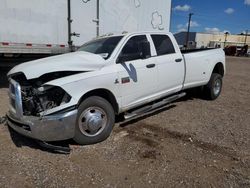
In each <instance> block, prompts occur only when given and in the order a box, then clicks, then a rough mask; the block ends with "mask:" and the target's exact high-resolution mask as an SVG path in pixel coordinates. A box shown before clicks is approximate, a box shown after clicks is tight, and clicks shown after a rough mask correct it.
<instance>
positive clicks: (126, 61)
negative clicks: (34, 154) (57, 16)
mask: <svg viewBox="0 0 250 188" xmlns="http://www.w3.org/2000/svg"><path fill="white" fill-rule="evenodd" d="M224 74H225V55H224V52H223V50H222V49H197V50H184V51H182V52H181V51H180V49H179V47H178V44H177V43H176V41H175V38H174V37H173V35H172V34H171V33H163V32H137V33H126V34H123V35H112V36H104V37H100V38H97V39H94V40H92V41H90V42H87V43H86V44H84V45H83V46H81V47H80V48H79V50H78V51H77V52H73V53H68V54H64V55H58V56H54V57H49V58H44V59H40V60H35V61H31V62H27V63H24V64H20V65H18V66H16V67H14V68H13V69H12V70H11V71H10V72H9V73H8V78H9V82H10V89H9V98H10V110H9V112H8V114H7V117H8V125H9V126H10V127H12V128H13V129H14V130H15V131H17V132H18V133H20V134H22V135H25V136H28V137H31V138H34V139H37V140H40V141H58V140H65V139H71V138H73V139H74V140H75V141H76V142H78V143H79V144H94V143H97V142H100V141H103V140H105V139H106V138H107V137H108V136H109V135H110V133H111V131H112V128H113V126H114V124H115V117H116V116H118V115H119V116H123V117H124V118H125V119H126V118H131V117H135V116H137V115H139V114H142V113H145V112H148V111H150V110H152V109H155V108H158V107H160V106H162V105H165V104H167V103H169V102H172V101H173V100H176V99H178V98H180V97H182V96H184V95H185V92H184V91H185V90H186V89H189V88H195V87H202V88H203V94H204V95H206V97H207V98H208V99H210V100H214V99H216V98H217V97H218V96H219V95H220V93H221V90H222V78H223V76H224Z"/></svg>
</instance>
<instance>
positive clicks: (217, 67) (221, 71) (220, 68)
mask: <svg viewBox="0 0 250 188" xmlns="http://www.w3.org/2000/svg"><path fill="white" fill-rule="evenodd" d="M213 73H218V74H220V75H221V76H224V66H223V64H222V63H217V64H216V65H215V67H214V70H213Z"/></svg>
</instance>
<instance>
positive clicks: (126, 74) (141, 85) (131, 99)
mask: <svg viewBox="0 0 250 188" xmlns="http://www.w3.org/2000/svg"><path fill="white" fill-rule="evenodd" d="M145 41H148V40H147V36H146V35H137V36H132V37H131V38H130V39H129V40H128V41H127V42H126V44H125V45H124V46H123V48H122V50H121V52H120V55H119V57H118V62H117V63H118V64H117V67H118V76H119V80H120V87H119V88H120V93H121V99H122V108H123V109H127V108H130V107H133V106H137V105H140V104H141V103H143V102H145V101H147V100H148V99H150V98H151V97H152V96H153V95H154V93H155V91H156V89H157V65H156V62H155V61H154V60H153V58H151V57H149V58H143V57H142V56H141V55H142V54H143V52H142V48H140V43H142V42H145ZM149 53H150V54H151V52H149ZM150 56H151V55H150ZM124 57H125V58H124Z"/></svg>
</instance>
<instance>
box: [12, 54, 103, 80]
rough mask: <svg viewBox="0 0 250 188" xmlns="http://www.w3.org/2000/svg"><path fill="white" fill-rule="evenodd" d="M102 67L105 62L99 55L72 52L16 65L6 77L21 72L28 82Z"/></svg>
mask: <svg viewBox="0 0 250 188" xmlns="http://www.w3.org/2000/svg"><path fill="white" fill-rule="evenodd" d="M104 65H105V60H104V59H103V58H102V57H101V56H100V55H96V54H92V53H88V52H74V53H68V54H63V55H57V56H53V57H48V58H43V59H39V60H34V61H30V62H27V63H23V64H20V65H17V66H16V67H14V68H13V69H11V70H10V72H9V73H8V76H10V75H12V74H14V73H18V72H22V73H24V74H25V76H26V78H27V79H28V80H29V79H33V78H38V77H40V76H42V75H43V74H46V73H51V72H60V71H94V70H98V69H100V68H102V67H103V66H104Z"/></svg>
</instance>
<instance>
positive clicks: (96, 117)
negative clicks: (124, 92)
mask: <svg viewBox="0 0 250 188" xmlns="http://www.w3.org/2000/svg"><path fill="white" fill-rule="evenodd" d="M114 124H115V113H114V109H113V107H112V106H111V104H110V103H109V102H108V101H107V100H105V99H104V98H101V97H98V96H93V97H89V98H87V99H85V100H84V101H83V102H82V103H81V104H80V106H79V107H78V114H77V119H76V125H75V126H76V127H75V136H74V138H73V139H74V140H75V141H76V142H77V143H78V144H80V145H89V144H95V143H98V142H101V141H103V140H106V139H107V138H108V137H109V135H110V134H111V132H112V129H113V126H114Z"/></svg>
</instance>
